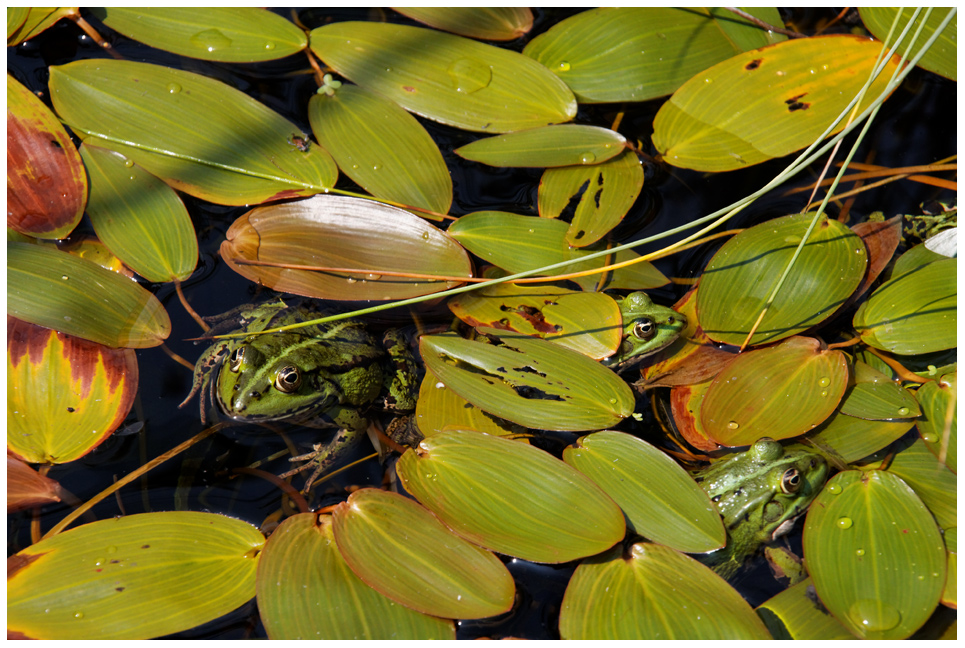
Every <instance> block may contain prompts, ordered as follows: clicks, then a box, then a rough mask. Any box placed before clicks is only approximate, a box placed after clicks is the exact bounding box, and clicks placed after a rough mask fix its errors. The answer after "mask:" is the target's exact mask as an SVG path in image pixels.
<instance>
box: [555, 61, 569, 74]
mask: <svg viewBox="0 0 965 648" xmlns="http://www.w3.org/2000/svg"><path fill="white" fill-rule="evenodd" d="M557 69H559V71H560V72H569V71H570V64H569V62H567V61H560V64H559V66H557Z"/></svg>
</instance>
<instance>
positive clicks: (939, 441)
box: [915, 372, 958, 473]
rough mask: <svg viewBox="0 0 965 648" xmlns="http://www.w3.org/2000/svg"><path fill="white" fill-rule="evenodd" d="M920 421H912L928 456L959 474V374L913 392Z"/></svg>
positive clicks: (932, 382) (956, 373)
mask: <svg viewBox="0 0 965 648" xmlns="http://www.w3.org/2000/svg"><path fill="white" fill-rule="evenodd" d="M915 395H916V396H917V397H918V402H920V403H921V406H922V417H921V418H920V419H918V420H917V421H915V423H916V424H917V425H918V430H919V431H920V432H921V440H922V441H924V442H925V445H927V446H928V449H929V450H931V453H932V454H933V455H935V456H936V457H938V460H939V461H940V462H941V463H944V464H945V465H946V466H948V468H949V469H950V470H951V471H952V472H953V473H958V407H957V406H956V405H957V403H958V372H955V373H953V374H946V375H944V376H942V377H941V379H940V380H937V381H931V382H927V383H925V384H924V385H922V386H921V387H919V388H918V391H917V392H915Z"/></svg>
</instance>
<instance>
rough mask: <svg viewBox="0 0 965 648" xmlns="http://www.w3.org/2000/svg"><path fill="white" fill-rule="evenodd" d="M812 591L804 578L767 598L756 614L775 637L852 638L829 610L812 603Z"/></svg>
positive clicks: (808, 581) (811, 584)
mask: <svg viewBox="0 0 965 648" xmlns="http://www.w3.org/2000/svg"><path fill="white" fill-rule="evenodd" d="M813 591H814V584H813V583H811V579H810V578H806V579H804V580H803V581H801V582H800V583H798V584H797V585H792V586H791V587H789V588H787V589H786V590H784V591H783V592H781V593H779V594H776V595H775V596H772V597H771V598H769V599H768V600H767V601H766V602H764V603H763V604H762V605H761V606H760V607H758V608H757V614H758V615H759V616H760V617H761V618H762V619H763V620H764V623H765V624H766V625H767V627H768V629H769V630H770V631H771V634H773V635H774V637H775V638H784V637H785V636H786V637H787V638H789V639H804V640H809V639H823V640H828V639H831V640H842V639H854V638H855V637H854V635H852V634H851V633H850V632H848V630H847V628H845V627H844V626H843V625H841V624H840V623H839V622H838V620H837V619H835V618H834V617H833V616H831V613H830V612H828V611H827V610H826V609H824V608H823V606H817V605H815V604H814V593H813Z"/></svg>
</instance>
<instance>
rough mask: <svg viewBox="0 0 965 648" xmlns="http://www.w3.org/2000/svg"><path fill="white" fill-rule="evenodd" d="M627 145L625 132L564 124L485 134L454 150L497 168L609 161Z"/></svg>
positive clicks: (557, 165)
mask: <svg viewBox="0 0 965 648" xmlns="http://www.w3.org/2000/svg"><path fill="white" fill-rule="evenodd" d="M626 144H627V141H626V139H624V137H623V135H620V133H617V132H615V131H612V130H610V129H608V128H601V127H599V126H586V125H582V124H562V125H559V126H543V127H542V128H531V129H529V130H523V131H517V132H514V133H508V134H506V135H496V136H494V137H485V138H483V139H478V140H476V141H475V142H472V143H470V144H466V145H465V146H460V147H459V148H457V149H456V150H455V151H453V153H455V154H456V155H459V156H461V157H464V158H466V159H467V160H472V161H474V162H480V163H482V164H488V165H489V166H496V167H507V166H508V167H561V166H570V165H574V164H599V163H600V162H605V161H607V160H609V159H610V158H612V157H613V156H615V155H617V154H618V153H620V152H622V151H623V150H624V149H625V148H626Z"/></svg>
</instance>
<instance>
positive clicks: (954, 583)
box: [942, 527, 958, 610]
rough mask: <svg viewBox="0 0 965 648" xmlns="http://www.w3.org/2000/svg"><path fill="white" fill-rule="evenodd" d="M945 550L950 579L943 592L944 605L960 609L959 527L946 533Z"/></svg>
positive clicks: (946, 580)
mask: <svg viewBox="0 0 965 648" xmlns="http://www.w3.org/2000/svg"><path fill="white" fill-rule="evenodd" d="M943 539H944V540H945V549H946V551H947V555H948V578H946V579H945V589H944V590H943V591H942V604H943V605H947V606H948V607H950V608H954V609H956V610H957V609H958V527H953V528H951V529H948V530H946V531H945V533H944V536H943Z"/></svg>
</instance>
